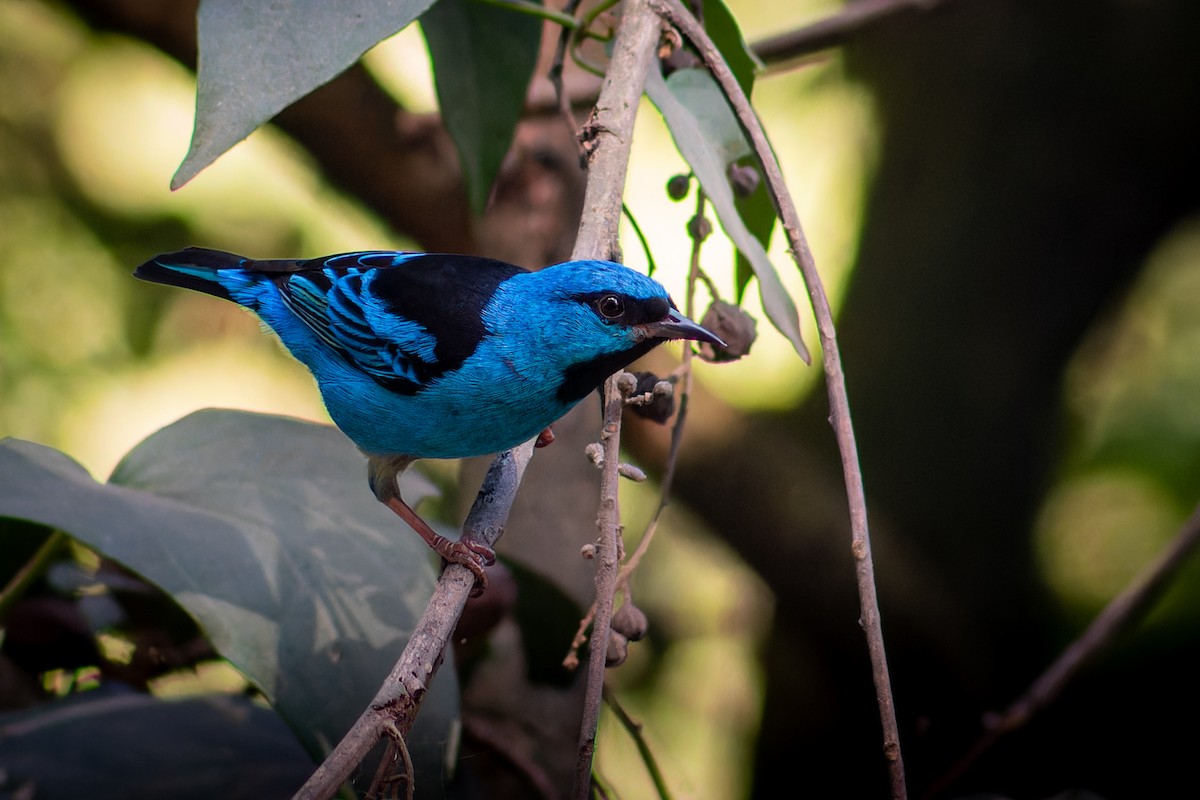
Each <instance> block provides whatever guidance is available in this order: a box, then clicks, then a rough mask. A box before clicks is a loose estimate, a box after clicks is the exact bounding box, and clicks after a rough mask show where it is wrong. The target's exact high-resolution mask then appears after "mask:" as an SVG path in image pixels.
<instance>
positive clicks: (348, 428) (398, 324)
mask: <svg viewBox="0 0 1200 800" xmlns="http://www.w3.org/2000/svg"><path fill="white" fill-rule="evenodd" d="M133 274H134V276H135V277H137V278H140V279H142V280H146V281H150V282H154V283H160V284H166V285H169V286H177V287H182V288H186V289H192V290H196V291H199V292H203V293H205V294H209V295H214V296H216V297H219V298H222V299H225V300H229V301H232V302H234V303H237V304H238V305H241V306H243V307H245V308H247V309H249V310H250V311H252V312H254V313H255V314H256V315H257V316H258V317H259V319H260V320H261V321H262V322H263V323H264V325H265V327H266V328H267V329H269V330H270V331H273V332H274V334H275V335H276V336H277V337H278V338H279V340H280V341H281V342H282V343H283V345H284V346H285V347H286V348H287V349H288V351H290V353H291V354H292V355H293V356H294V357H295V358H296V359H297V360H299V361H300V362H301V363H303V364H304V365H305V366H306V367H308V369H309V370H310V371H311V373H312V375H313V377H314V379H315V381H316V385H317V388H318V390H319V391H320V394H321V398H322V400H323V402H324V404H325V408H326V410H327V411H328V413H329V416H330V419H332V420H333V422H334V424H335V425H337V427H338V428H340V429H341V430H342V432H343V433H345V434H346V436H347V437H349V439H350V440H351V441H352V442H353V443H354V444H355V445H356V446H357V447H358V448H359V450H361V451H362V453H363V454H364V455H365V457H366V459H367V474H368V483H369V485H370V488H371V491H372V493H373V494H374V495H375V497H376V499H377V500H379V502H381V503H383V504H384V505H386V506H387V507H388V508H390V509H391V510H392V511H393V512H395V513H396V514H397V516H399V517H400V518H401V519H402V520H404V522H406V523H407V524H408V525H409V527H411V528H412V529H413V530H415V531H416V532H417V533H418V534H419V535H420V536H421V538H422V539H424V540H425V542H426V543H427V544H428V545H429V546H430V547H431V548H433V550H434V551H435V552H437V553H438V554H439V555H440V556H441V557H442V558H443V559H445V561H447V562H450V563H458V564H462V565H463V566H465V567H467V568H468V569H469V570H471V572H472V573H473V574H474V576H475V579H476V581H475V585H474V587H473V589H472V593H473V594H478V593H480V592H482V591H483V589H484V588H486V586H487V575H486V573H485V572H484V569H485V567H487V566H490V565H491V564H493V563H494V562H495V553H494V552H493V551H492V549H491V548H490V547H489V546H488V545H487V544H486V543H484V542H481V541H477V540H475V539H473V538H472V537H471V536H470V535H469V534H468V535H464V536H462V537H460V539H459V540H457V541H453V540H449V539H447V538H445V537H443V536H441V535H440V534H438V533H436V532H435V531H434V530H433V529H432V528H431V527H430V526H429V524H428V523H426V522H425V521H424V520H423V519H422V518H421V517H420V516H418V515H417V514H416V512H415V511H413V509H412V508H411V507H410V506H409V505H408V504H407V503H406V502H405V501H404V500H403V499H402V498H401V496H400V490H399V485H398V478H399V476H400V474H401V473H402V472H403V471H404V470H405V469H407V467H408V466H409V465H410V464H411V463H412V462H413V461H414V460H416V459H422V458H435V459H450V458H465V457H469V456H478V455H486V454H490V453H498V452H502V451H504V450H507V449H509V448H512V447H515V446H516V445H518V444H521V443H522V442H526V441H529V440H530V439H533V438H534V437H537V438H538V442H537V443H538V444H539V445H544V444H548V443H549V442H550V441H552V440H553V433H552V432H551V429H550V426H551V424H552V423H554V422H555V421H556V420H557V419H559V418H560V417H562V416H563V415H564V414H566V413H567V412H568V411H569V410H571V408H573V407H574V406H575V405H576V404H577V403H579V402H580V401H581V400H582V399H583V398H585V397H587V396H588V395H589V394H591V393H592V392H593V391H595V390H596V389H598V388H599V387H600V386H601V385H602V384H603V382H604V380H605V379H606V378H607V377H608V376H609V375H612V374H613V373H614V372H616V371H618V370H620V369H623V368H624V367H626V366H628V365H629V364H631V363H632V362H634V361H635V360H637V359H638V358H640V357H641V356H643V355H645V354H646V353H648V352H649V351H650V350H652V349H654V348H655V347H657V346H658V345H660V344H662V343H663V342H666V341H669V340H675V339H683V340H693V341H698V342H708V343H710V344H715V345H717V346H721V345H722V344H723V343H722V342H721V340H720V339H719V338H718V337H717V336H716V335H714V334H713V333H711V332H710V331H708V330H707V329H705V328H703V327H702V326H700V325H698V324H697V323H695V322H693V321H692V320H691V319H689V318H687V317H686V316H684V315H683V314H681V313H680V312H679V310H678V308H677V307H676V305H675V303H674V301H672V300H671V298H670V295H669V294H668V293H667V291H666V289H665V288H663V286H662V285H661V284H660V283H659V282H658V281H656V280H654V279H653V278H650V277H648V276H646V275H643V274H642V273H640V272H638V271H636V270H634V269H631V268H629V267H627V266H624V265H622V264H619V263H616V262H612V261H601V260H589V259H584V260H573V261H566V262H563V263H560V264H555V265H553V266H549V267H546V268H544V269H540V270H536V271H530V270H527V269H524V268H523V267H519V266H516V265H514V264H508V263H505V262H503V261H498V260H495V259H491V258H485V257H481V256H468V255H456V254H449V253H422V252H405V251H390V250H374V251H361V252H350V253H338V254H335V255H328V256H323V257H319V258H310V259H265V260H256V259H251V258H247V257H245V256H241V255H237V254H234V253H228V252H224V251H221V250H212V249H208V248H202V247H189V248H186V249H184V250H180V251H178V252H173V253H164V254H161V255H157V256H154V257H153V258H151V259H149V260H148V261H146V262H145V263H143V264H141V265H140V266H139V267H137V269H136V270H135V271H134V273H133Z"/></svg>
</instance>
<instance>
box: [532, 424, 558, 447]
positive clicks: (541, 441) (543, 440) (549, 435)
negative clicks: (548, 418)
mask: <svg viewBox="0 0 1200 800" xmlns="http://www.w3.org/2000/svg"><path fill="white" fill-rule="evenodd" d="M553 443H554V431H552V430H550V426H549V425H547V426H546V430H544V431H542V432H541V433H539V434H538V437H537V441H536V442H534V443H533V446H534V447H549V446H550V445H551V444H553Z"/></svg>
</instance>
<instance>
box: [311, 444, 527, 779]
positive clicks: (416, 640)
mask: <svg viewBox="0 0 1200 800" xmlns="http://www.w3.org/2000/svg"><path fill="white" fill-rule="evenodd" d="M532 456H533V442H532V441H530V442H526V443H525V444H522V445H520V446H518V447H515V448H513V449H512V450H507V451H505V452H503V453H501V454H500V455H498V456H496V459H495V461H493V462H492V466H491V467H490V468H489V469H488V472H487V475H486V476H485V477H484V479H483V485H482V486H480V487H479V494H478V495H477V496H476V497H475V503H474V505H472V506H471V512H470V514H468V515H467V521H466V522H465V523H464V524H463V535H464V536H465V535H467V534H468V533H469V534H470V535H471V536H473V537H475V538H476V539H477V540H479V541H482V542H484V543H485V544H487V545H488V546H489V547H494V546H495V544H496V541H497V540H499V538H500V536H501V534H503V533H504V523H505V521H506V520H507V519H508V512H509V509H510V508H511V507H512V502H513V498H514V497H515V496H516V493H517V487H518V486H519V485H520V483H521V477H522V475H523V474H524V473H525V467H526V466H527V465H528V464H529V459H530V458H531V457H532ZM474 583H475V577H474V575H472V574H471V571H470V570H469V569H467V568H466V567H464V566H462V565H461V564H451V565H449V566H448V567H446V569H445V570H443V571H442V575H441V577H440V578H439V579H438V583H437V588H436V589H435V590H434V593H433V596H432V597H431V598H430V599H429V605H428V606H426V608H425V613H424V614H422V615H421V619H420V620H419V621H418V622H417V625H416V627H415V628H414V630H413V634H412V637H411V638H410V639H409V642H408V645H407V646H406V647H405V648H404V653H403V654H402V655H401V656H400V660H399V661H398V662H396V666H395V667H393V668H392V671H391V674H389V675H388V677H387V680H385V681H384V682H383V685H382V686H381V687H380V689H379V691H378V692H377V693H376V694H375V698H374V699H373V700H372V701H371V704H370V705H369V706H368V707H367V709H366V710H365V711H364V712H363V713H362V715H361V716H359V718H358V721H357V722H355V723H354V726H353V727H351V728H350V731H349V732H348V733H347V734H346V735H345V736H344V737H343V738H342V741H341V742H339V743H338V745H337V747H335V748H334V749H333V751H332V752H331V753H330V754H329V756H328V757H326V759H325V761H324V762H322V764H321V765H320V766H319V767H318V768H317V770H316V772H314V773H313V775H312V777H310V778H309V779H308V781H307V782H305V784H304V785H303V786H302V787H300V790H299V791H298V792H296V794H295V798H294V800H325V799H326V798H329V797H332V796H333V795H334V794H336V793H337V791H338V789H339V787H340V786H341V785H342V784H343V783H344V782H345V781H346V780H347V779H348V778H349V777H350V775H351V773H352V772H353V771H354V769H355V768H356V767H357V766H358V765H359V763H360V762H362V760H363V759H364V758H365V757H366V755H367V754H368V753H369V752H370V751H371V748H373V747H374V746H375V744H376V743H377V742H378V741H379V740H380V738H382V737H383V736H385V735H391V736H395V735H397V734H398V735H400V736H407V735H408V733H409V731H410V730H411V729H412V725H413V722H414V721H415V720H416V717H417V713H418V712H419V711H420V709H421V701H422V700H423V699H424V697H425V692H426V691H427V690H428V689H429V684H430V683H431V682H432V681H433V677H434V675H435V674H436V673H437V669H438V667H439V666H441V663H442V653H443V651H444V650H445V647H446V643H447V642H448V641H449V639H450V636H451V634H453V632H454V628H455V626H456V625H457V624H458V618H459V616H460V615H461V614H462V610H463V606H464V605H465V604H466V602H467V596H468V594H469V593H470V591H471V587H472V586H473V585H474Z"/></svg>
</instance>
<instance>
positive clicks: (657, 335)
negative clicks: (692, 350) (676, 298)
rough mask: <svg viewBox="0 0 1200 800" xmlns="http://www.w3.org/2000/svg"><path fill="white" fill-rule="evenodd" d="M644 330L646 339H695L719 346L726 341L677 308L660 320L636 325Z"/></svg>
mask: <svg viewBox="0 0 1200 800" xmlns="http://www.w3.org/2000/svg"><path fill="white" fill-rule="evenodd" d="M634 327H635V328H638V329H639V330H640V331H642V336H643V338H645V339H693V340H695V341H697V342H708V343H709V344H715V345H717V346H718V347H724V346H725V343H724V342H723V341H721V340H720V339H719V338H718V337H717V336H716V335H714V334H713V333H712V332H711V331H709V330H708V329H706V328H702V327H701V326H699V325H697V324H696V323H694V322H692V321H691V320H690V319H688V318H687V317H685V316H684V315H683V314H680V313H679V312H678V311H676V310H675V309H673V308H672V309H671V310H669V311H668V312H667V316H666V317H664V318H663V319H660V320H659V321H658V322H644V323H642V324H641V325H635V326H634Z"/></svg>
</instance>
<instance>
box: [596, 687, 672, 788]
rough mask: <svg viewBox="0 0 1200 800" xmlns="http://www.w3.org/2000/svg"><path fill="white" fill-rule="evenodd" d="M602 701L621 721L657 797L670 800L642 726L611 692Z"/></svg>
mask: <svg viewBox="0 0 1200 800" xmlns="http://www.w3.org/2000/svg"><path fill="white" fill-rule="evenodd" d="M604 700H605V701H606V702H607V703H608V707H609V708H611V709H612V710H613V713H614V714H616V715H617V719H618V720H620V721H621V725H622V727H624V728H625V730H627V731H628V732H629V736H630V737H631V738H632V739H633V742H634V744H635V745H637V749H638V754H639V755H640V756H641V757H642V763H643V764H645V765H646V771H647V772H649V773H650V779H651V780H653V781H654V788H655V789H657V790H658V796H659V797H661V798H662V799H663V800H671V788H670V787H669V786H667V780H666V778H665V777H663V774H662V770H661V769H659V768H658V759H656V758H655V757H654V751H653V750H651V749H650V743H649V742H647V741H646V737H645V736H643V735H642V724H641V723H640V722H638V721H637V720H635V719H634V718H633V717H631V716H629V712H628V711H626V710H625V709H624V707H623V706H622V705H621V704H620V703H619V702H617V698H616V697H615V696H614V695H613V693H612V692H608V691H606V692H605V693H604Z"/></svg>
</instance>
